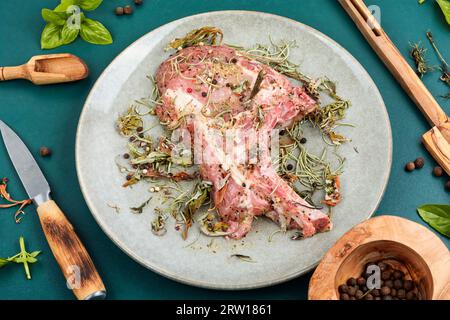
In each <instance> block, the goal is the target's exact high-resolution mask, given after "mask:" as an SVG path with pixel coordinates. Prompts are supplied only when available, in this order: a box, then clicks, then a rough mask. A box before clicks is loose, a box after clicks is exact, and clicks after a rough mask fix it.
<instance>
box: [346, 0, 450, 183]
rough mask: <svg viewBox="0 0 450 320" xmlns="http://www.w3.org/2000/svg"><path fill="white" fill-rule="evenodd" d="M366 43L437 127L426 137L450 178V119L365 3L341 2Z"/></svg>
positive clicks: (431, 152) (430, 148)
mask: <svg viewBox="0 0 450 320" xmlns="http://www.w3.org/2000/svg"><path fill="white" fill-rule="evenodd" d="M339 2H340V3H341V5H342V6H343V7H344V9H345V11H347V13H348V14H349V15H350V17H351V18H352V19H353V21H354V22H355V24H356V26H357V27H358V29H359V30H360V31H361V33H362V34H363V35H364V37H365V38H366V40H367V41H368V42H369V44H370V45H371V46H372V48H373V49H374V50H375V52H376V53H377V54H378V56H379V57H380V59H381V60H383V62H384V64H385V65H386V67H387V68H388V69H389V70H390V71H391V73H392V74H393V75H394V77H395V78H396V79H397V81H398V82H399V83H400V85H401V86H402V87H403V89H404V90H405V91H406V93H407V94H408V95H409V97H410V98H411V99H412V100H413V101H414V102H415V103H416V105H417V106H418V107H419V109H420V111H422V113H423V114H424V116H425V118H426V119H427V121H428V122H429V123H430V125H431V126H432V127H433V128H432V129H431V130H430V131H428V132H427V133H425V134H424V135H423V136H422V141H423V143H424V145H425V147H426V148H427V150H428V152H429V153H430V154H431V155H432V156H433V158H434V159H435V160H436V161H437V162H438V163H439V165H440V166H441V167H442V168H443V169H444V170H445V171H446V172H447V174H448V175H450V120H449V117H448V116H447V115H446V114H445V112H444V110H442V108H441V107H440V106H439V104H438V103H437V101H436V100H435V99H434V97H433V95H432V94H431V93H430V92H429V91H428V89H427V88H426V87H425V85H424V84H423V82H422V81H421V80H420V78H419V77H418V76H417V74H416V73H415V72H414V70H413V69H412V68H411V67H410V66H409V64H408V62H407V61H406V60H405V58H403V56H402V54H401V53H400V52H399V51H398V49H397V48H396V47H395V45H394V44H393V43H392V41H391V40H390V39H389V37H388V35H387V34H386V33H385V32H384V30H383V29H382V28H381V26H380V25H379V23H378V22H377V20H376V19H375V17H374V16H373V15H372V13H371V12H370V10H369V9H368V8H367V7H366V5H365V4H364V2H363V1H362V0H339Z"/></svg>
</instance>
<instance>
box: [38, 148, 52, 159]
mask: <svg viewBox="0 0 450 320" xmlns="http://www.w3.org/2000/svg"><path fill="white" fill-rule="evenodd" d="M39 153H40V154H41V156H42V157H48V156H50V155H51V154H52V150H50V148H48V147H41V149H39Z"/></svg>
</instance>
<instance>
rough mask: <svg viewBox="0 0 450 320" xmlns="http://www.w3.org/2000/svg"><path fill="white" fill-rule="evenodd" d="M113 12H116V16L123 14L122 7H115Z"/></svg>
mask: <svg viewBox="0 0 450 320" xmlns="http://www.w3.org/2000/svg"><path fill="white" fill-rule="evenodd" d="M114 12H115V13H116V16H122V15H123V12H124V10H123V7H117V8H116V9H115V10H114Z"/></svg>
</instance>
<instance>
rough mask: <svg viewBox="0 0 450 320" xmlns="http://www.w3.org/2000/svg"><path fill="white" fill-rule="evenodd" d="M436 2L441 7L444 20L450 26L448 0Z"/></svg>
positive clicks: (449, 3)
mask: <svg viewBox="0 0 450 320" xmlns="http://www.w3.org/2000/svg"><path fill="white" fill-rule="evenodd" d="M436 2H437V3H438V4H439V6H440V7H441V10H442V12H443V13H444V16H445V20H447V23H448V24H449V25H450V1H448V0H436Z"/></svg>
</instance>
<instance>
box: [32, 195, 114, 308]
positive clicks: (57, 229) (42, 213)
mask: <svg viewBox="0 0 450 320" xmlns="http://www.w3.org/2000/svg"><path fill="white" fill-rule="evenodd" d="M37 212H38V215H39V219H40V221H41V224H42V228H43V230H44V233H45V236H46V238H47V241H48V243H49V245H50V249H51V250H52V252H53V255H54V256H55V258H56V261H57V262H58V264H59V266H60V268H61V270H62V272H63V274H64V277H65V278H66V280H67V283H68V285H69V284H71V289H72V290H73V293H74V294H75V296H76V297H77V298H78V299H79V300H85V299H93V298H97V299H99V298H100V299H101V298H104V297H105V295H106V290H105V286H104V284H103V281H102V279H101V278H100V276H99V274H98V272H97V270H96V269H95V266H94V263H93V262H92V259H91V257H90V256H89V254H88V252H87V251H86V248H85V247H84V246H83V244H82V243H81V241H80V239H79V238H78V236H77V235H76V233H75V230H74V229H73V227H72V225H71V224H70V222H69V221H68V220H67V218H66V216H65V215H64V213H63V212H62V211H61V209H60V208H59V207H58V205H57V204H56V203H55V202H54V201H53V200H49V201H47V202H44V203H43V204H41V205H39V206H38V208H37Z"/></svg>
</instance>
